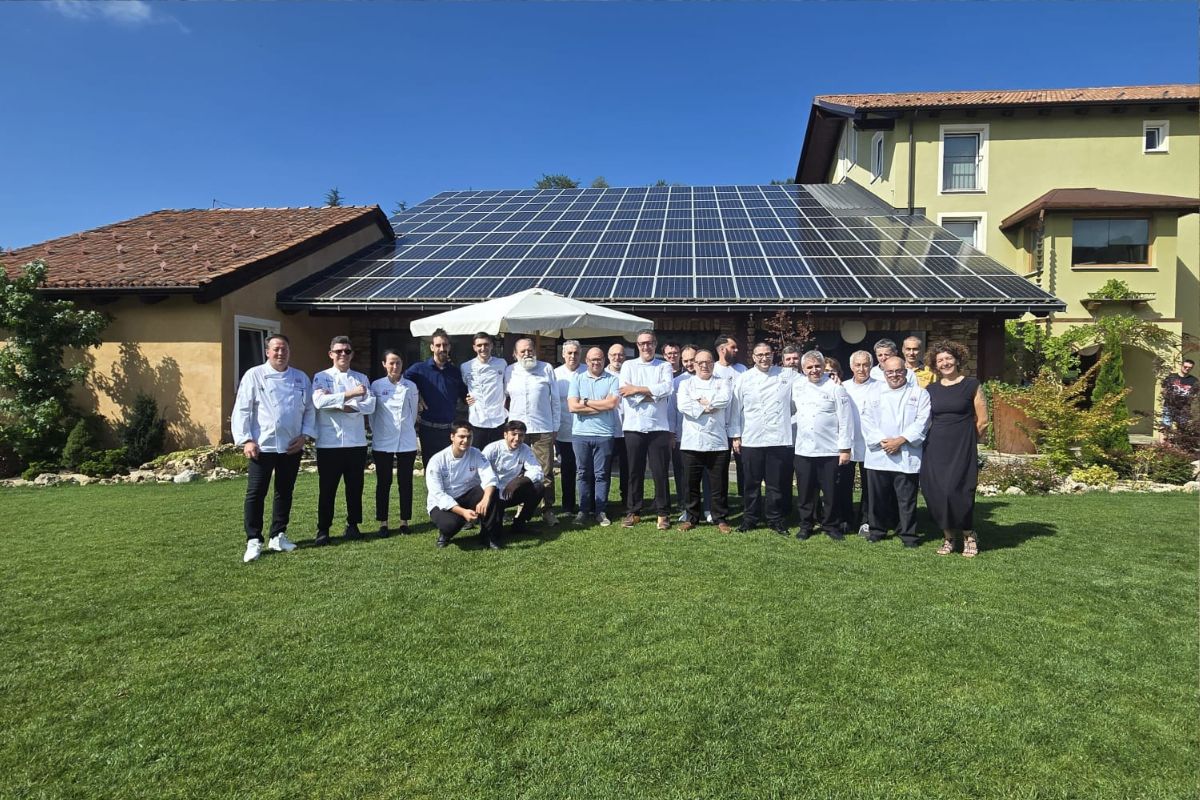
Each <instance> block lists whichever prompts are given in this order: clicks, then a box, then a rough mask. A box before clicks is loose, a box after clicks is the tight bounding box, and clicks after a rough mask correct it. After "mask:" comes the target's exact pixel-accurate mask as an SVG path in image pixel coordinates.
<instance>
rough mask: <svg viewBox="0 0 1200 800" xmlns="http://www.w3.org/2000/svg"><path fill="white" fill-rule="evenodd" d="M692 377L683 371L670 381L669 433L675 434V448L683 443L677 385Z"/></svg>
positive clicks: (681, 416)
mask: <svg viewBox="0 0 1200 800" xmlns="http://www.w3.org/2000/svg"><path fill="white" fill-rule="evenodd" d="M690 377H692V373H690V372H688V371H687V370H684V371H683V372H681V373H679V374H678V375H676V376H675V377H674V378H672V379H671V391H672V394H671V406H670V408H671V433H673V434H675V446H676V447H679V446H680V444H679V443H680V442H681V441H683V438H682V437H683V415H682V414H681V413H680V412H679V384H681V383H683V382H684V381H686V380H687V379H688V378H690Z"/></svg>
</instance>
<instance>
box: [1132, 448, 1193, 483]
mask: <svg viewBox="0 0 1200 800" xmlns="http://www.w3.org/2000/svg"><path fill="white" fill-rule="evenodd" d="M1134 459H1135V461H1136V463H1137V473H1136V474H1137V476H1138V477H1139V478H1144V479H1145V480H1150V481H1154V482H1155V483H1174V484H1181V483H1187V482H1188V481H1190V480H1192V479H1193V476H1194V474H1195V473H1194V468H1193V467H1192V460H1193V459H1192V456H1191V454H1190V453H1188V452H1187V451H1186V450H1180V449H1179V448H1177V447H1172V446H1171V445H1169V444H1162V443H1157V444H1153V445H1150V446H1149V447H1145V448H1142V449H1139V450H1138V451H1137V452H1136V453H1135V454H1134Z"/></svg>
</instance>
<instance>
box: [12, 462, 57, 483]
mask: <svg viewBox="0 0 1200 800" xmlns="http://www.w3.org/2000/svg"><path fill="white" fill-rule="evenodd" d="M44 472H58V464H55V463H54V462H53V461H31V462H30V463H29V466H27V467H26V468H25V471H24V472H22V473H21V477H22V478H24V479H25V480H27V481H31V480H33V479H34V478H36V477H37V476H38V475H41V474H42V473H44Z"/></svg>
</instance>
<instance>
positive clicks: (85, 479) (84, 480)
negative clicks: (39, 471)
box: [64, 472, 96, 486]
mask: <svg viewBox="0 0 1200 800" xmlns="http://www.w3.org/2000/svg"><path fill="white" fill-rule="evenodd" d="M64 480H68V481H70V482H71V483H77V484H79V485H80V486H87V485H88V484H89V483H95V482H96V479H95V478H93V477H92V476H90V475H83V474H80V473H78V472H76V473H72V474H70V475H66V476H64Z"/></svg>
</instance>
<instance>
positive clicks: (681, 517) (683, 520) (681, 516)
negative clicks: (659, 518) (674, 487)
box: [679, 511, 688, 522]
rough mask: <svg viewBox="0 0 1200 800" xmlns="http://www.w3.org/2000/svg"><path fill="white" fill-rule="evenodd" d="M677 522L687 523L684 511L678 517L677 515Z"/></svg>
mask: <svg viewBox="0 0 1200 800" xmlns="http://www.w3.org/2000/svg"><path fill="white" fill-rule="evenodd" d="M679 521H680V522H687V521H688V515H687V512H686V511H684V512H683V513H682V514H680V515H679Z"/></svg>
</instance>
